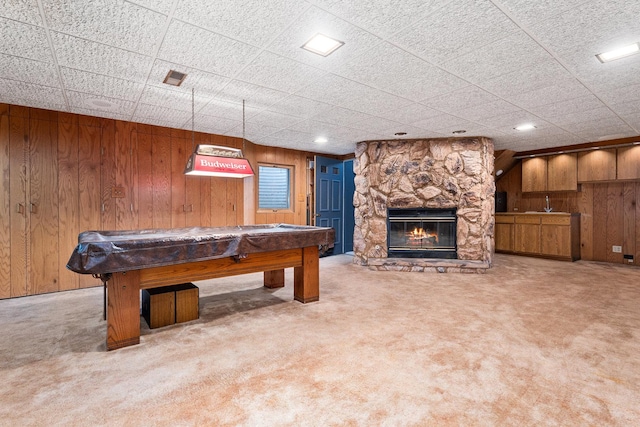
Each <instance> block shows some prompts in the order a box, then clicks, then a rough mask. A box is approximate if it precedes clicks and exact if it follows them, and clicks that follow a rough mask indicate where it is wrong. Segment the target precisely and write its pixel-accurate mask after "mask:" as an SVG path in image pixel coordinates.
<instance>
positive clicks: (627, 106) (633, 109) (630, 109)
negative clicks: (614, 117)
mask: <svg viewBox="0 0 640 427" xmlns="http://www.w3.org/2000/svg"><path fill="white" fill-rule="evenodd" d="M611 108H612V109H613V110H614V111H615V112H616V113H618V114H623V115H628V114H634V113H635V114H640V99H636V100H633V101H629V102H621V103H620V104H613V105H611Z"/></svg>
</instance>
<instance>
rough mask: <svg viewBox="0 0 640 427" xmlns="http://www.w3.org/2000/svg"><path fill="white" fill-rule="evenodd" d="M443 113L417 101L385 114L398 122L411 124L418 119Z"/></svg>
mask: <svg viewBox="0 0 640 427" xmlns="http://www.w3.org/2000/svg"><path fill="white" fill-rule="evenodd" d="M441 114H442V112H441V111H438V110H434V109H433V108H429V107H425V106H424V105H422V104H418V103H416V104H410V105H407V106H404V107H401V108H398V109H397V110H392V111H389V112H388V113H386V114H385V117H386V118H388V119H389V120H393V121H396V122H398V123H406V124H411V123H415V122H417V121H418V120H423V119H426V118H428V117H434V116H439V115H441Z"/></svg>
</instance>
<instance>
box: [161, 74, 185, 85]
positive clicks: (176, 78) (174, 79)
mask: <svg viewBox="0 0 640 427" xmlns="http://www.w3.org/2000/svg"><path fill="white" fill-rule="evenodd" d="M186 77H187V75H186V74H185V73H181V72H180V71H175V70H169V72H168V73H167V77H165V78H164V81H163V82H162V83H166V84H168V85H172V86H180V85H181V84H182V82H183V81H184V79H185V78H186Z"/></svg>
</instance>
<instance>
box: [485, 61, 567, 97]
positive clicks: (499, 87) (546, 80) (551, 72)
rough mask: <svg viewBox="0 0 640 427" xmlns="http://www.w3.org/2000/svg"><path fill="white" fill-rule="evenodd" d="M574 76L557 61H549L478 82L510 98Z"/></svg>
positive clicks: (492, 91)
mask: <svg viewBox="0 0 640 427" xmlns="http://www.w3.org/2000/svg"><path fill="white" fill-rule="evenodd" d="M571 78H572V75H571V74H570V73H569V71H567V70H566V69H565V68H564V67H563V66H562V65H560V64H559V63H558V62H557V61H556V60H552V59H547V60H542V61H539V62H537V63H535V64H529V65H527V66H525V67H523V68H520V69H517V70H515V71H512V72H510V73H507V74H503V75H500V76H498V77H494V78H490V79H489V80H483V81H480V82H478V83H477V84H478V86H480V87H482V88H483V89H484V90H486V91H488V92H491V93H493V94H494V95H496V96H500V97H509V96H512V95H517V94H520V93H526V92H531V91H534V90H536V89H542V88H545V87H550V86H553V85H555V84H556V83H557V82H558V81H564V80H568V79H571Z"/></svg>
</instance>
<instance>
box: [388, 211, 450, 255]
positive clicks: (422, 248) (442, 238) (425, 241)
mask: <svg viewBox="0 0 640 427" xmlns="http://www.w3.org/2000/svg"><path fill="white" fill-rule="evenodd" d="M387 213H388V216H387V218H388V220H387V243H388V257H390V258H445V259H455V258H457V253H456V210H455V209H428V208H420V209H389V210H388V212H387Z"/></svg>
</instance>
